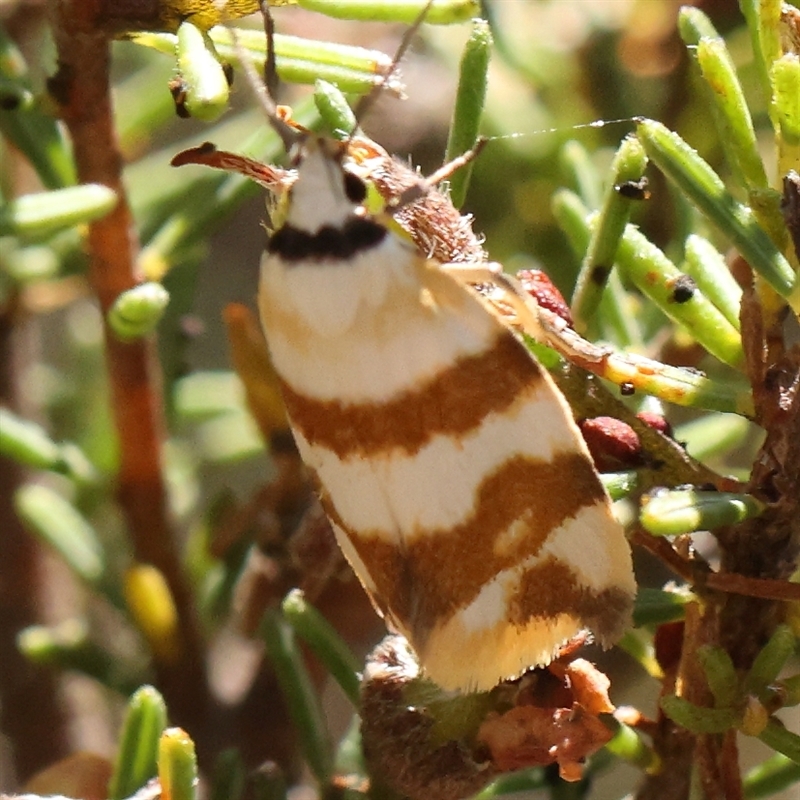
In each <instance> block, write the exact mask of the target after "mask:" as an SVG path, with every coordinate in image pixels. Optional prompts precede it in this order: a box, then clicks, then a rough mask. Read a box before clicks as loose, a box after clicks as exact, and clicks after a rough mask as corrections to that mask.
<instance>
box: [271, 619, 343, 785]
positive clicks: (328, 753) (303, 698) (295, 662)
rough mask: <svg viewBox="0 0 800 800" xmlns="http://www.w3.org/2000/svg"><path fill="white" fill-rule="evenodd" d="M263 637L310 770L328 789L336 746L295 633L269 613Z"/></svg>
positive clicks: (284, 622) (282, 621) (281, 620)
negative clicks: (333, 744) (333, 743)
mask: <svg viewBox="0 0 800 800" xmlns="http://www.w3.org/2000/svg"><path fill="white" fill-rule="evenodd" d="M261 633H262V635H263V637H264V641H265V642H266V645H267V652H268V654H269V657H270V661H271V662H272V666H273V667H274V669H275V674H276V675H277V678H278V683H279V684H280V687H281V691H282V692H283V696H284V698H285V700H286V704H287V705H288V707H289V713H290V714H291V716H292V720H293V722H294V724H295V727H296V728H297V732H298V734H299V736H300V741H301V744H302V747H303V752H304V754H305V757H306V760H307V761H308V766H309V768H310V769H311V771H312V772H313V773H314V776H315V777H316V779H317V780H318V781H319V783H320V785H322V786H324V785H326V784H327V783H328V781H329V779H330V776H331V771H332V769H333V746H332V744H331V740H330V735H329V733H328V729H327V726H326V724H325V715H324V714H323V712H322V708H321V707H320V701H319V697H317V693H316V692H315V691H314V686H313V684H312V682H311V678H310V677H309V675H308V671H307V670H306V667H305V664H304V663H303V657H302V655H301V654H300V650H299V649H298V647H297V642H296V640H295V637H294V631H293V629H292V628H291V627H290V626H289V624H288V623H287V622H286V621H285V620H284V619H283V617H282V616H281V614H280V613H279V612H277V611H268V612H267V613H266V615H265V616H264V621H263V623H262V626H261Z"/></svg>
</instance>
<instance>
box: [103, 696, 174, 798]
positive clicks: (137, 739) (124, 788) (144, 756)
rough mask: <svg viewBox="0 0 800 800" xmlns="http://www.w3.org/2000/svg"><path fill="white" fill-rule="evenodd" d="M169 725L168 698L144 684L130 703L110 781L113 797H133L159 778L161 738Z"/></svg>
mask: <svg viewBox="0 0 800 800" xmlns="http://www.w3.org/2000/svg"><path fill="white" fill-rule="evenodd" d="M166 726H167V708H166V705H165V704H164V698H163V697H162V696H161V694H160V693H159V692H158V691H157V690H156V689H154V688H153V687H152V686H142V688H141V689H139V690H138V691H136V692H135V693H134V695H133V696H132V697H131V699H130V701H129V702H128V711H127V713H126V714H125V722H124V723H123V726H122V735H121V737H120V744H119V751H118V752H117V758H116V761H115V763H114V772H113V774H112V776H111V780H110V782H109V784H108V786H109V789H108V797H109V800H122V798H125V797H130V796H131V795H133V794H134V793H135V792H137V791H138V790H139V789H141V788H142V786H144V785H145V784H146V783H147V781H149V780H150V779H151V778H154V777H155V775H156V773H157V771H158V767H157V757H158V740H159V737H160V736H161V732H162V731H163V730H164V728H165V727H166Z"/></svg>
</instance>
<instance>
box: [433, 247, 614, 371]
mask: <svg viewBox="0 0 800 800" xmlns="http://www.w3.org/2000/svg"><path fill="white" fill-rule="evenodd" d="M441 268H442V269H443V270H444V271H445V272H447V274H448V275H451V276H452V277H453V278H455V279H456V280H457V281H458V282H459V283H461V284H462V285H463V286H466V287H467V288H469V289H471V290H472V291H474V292H476V293H477V294H478V295H479V297H481V299H483V300H484V301H485V302H487V303H488V304H490V305H491V307H492V309H493V310H494V312H495V313H497V314H499V316H500V318H501V319H502V320H503V321H504V322H505V323H506V324H508V325H511V326H512V327H516V328H519V329H520V330H522V331H523V332H524V333H526V334H527V335H528V336H530V337H531V338H532V339H534V340H536V341H537V342H540V343H541V344H546V345H548V346H549V347H552V348H553V349H554V350H555V351H556V352H557V353H559V354H560V355H562V356H564V358H567V359H568V360H570V361H572V362H573V363H577V364H581V365H582V366H586V365H587V364H594V365H597V364H600V363H601V362H603V361H604V360H605V359H606V358H607V357H608V353H609V350H608V348H606V347H601V346H599V345H596V344H593V343H592V342H589V341H587V340H586V339H584V338H583V337H581V336H580V335H579V334H577V333H576V332H575V331H574V330H573V329H572V328H570V326H569V324H568V323H567V322H566V321H565V320H563V319H562V318H561V317H559V316H558V315H557V314H554V313H553V312H552V311H548V310H547V309H545V308H542V307H541V306H540V305H539V304H538V303H537V302H536V300H535V299H534V297H532V296H531V295H530V293H528V292H526V291H525V290H524V289H523V288H522V286H520V284H519V282H518V281H517V280H516V279H515V278H513V277H512V276H511V275H508V274H506V273H505V272H503V267H502V265H501V264H498V263H496V262H486V263H481V264H469V263H463V264H461V263H455V264H443V265H442V266H441Z"/></svg>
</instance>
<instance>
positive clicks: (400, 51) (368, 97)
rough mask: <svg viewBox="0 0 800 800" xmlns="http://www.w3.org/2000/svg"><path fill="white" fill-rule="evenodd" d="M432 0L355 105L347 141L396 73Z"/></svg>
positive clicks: (353, 134)
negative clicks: (392, 56) (353, 122)
mask: <svg viewBox="0 0 800 800" xmlns="http://www.w3.org/2000/svg"><path fill="white" fill-rule="evenodd" d="M433 2H434V0H428V2H427V3H426V4H425V6H424V8H423V9H422V11H420V13H419V15H418V16H417V18H416V19H415V20H414V21H413V22H412V23H411V25H410V26H409V27H408V29H407V30H406V32H405V33H404V34H403V38H402V40H401V41H400V46H399V47H398V48H397V51H396V52H395V54H394V58H392V63H391V64H390V65H389V69H388V70H386V74H385V75H384V76H383V79H382V80H381V82H380V83H379V84H378V85H377V86H374V87H373V88H372V89H371V90H370V91H369V92H367V94H365V95H364V96H363V97H362V98H361V99H360V100H359V101H358V103H356V107H355V108H354V109H353V113H354V114H355V118H356V126H355V128H353V130H352V131H351V132H350V135H349V136H348V137H347V138H348V140H349V139H352V138H353V136H355V133H356V131H357V130H358V127H359V125H360V123H361V120H362V119H363V118H364V116H365V115H366V114H368V113H369V110H370V109H371V108H372V106H374V105H375V103H376V101H377V100H378V98H379V97H380V95H381V92H382V91H383V88H384V86H386V84H387V83H388V82H389V79H390V78H391V77H392V76H393V75H394V74H395V72H397V68H398V67H399V66H400V62H401V61H402V60H403V57H404V56H405V54H406V53H407V52H408V48H409V47H411V42H412V41H413V39H414V37H415V36H416V35H417V33H418V31H419V29H420V28H421V27H422V23H423V22H425V18H426V17H427V16H428V12H429V11H430V9H431V6H432V5H433Z"/></svg>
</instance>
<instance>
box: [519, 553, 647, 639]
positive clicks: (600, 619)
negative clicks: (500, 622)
mask: <svg viewBox="0 0 800 800" xmlns="http://www.w3.org/2000/svg"><path fill="white" fill-rule="evenodd" d="M578 546H580V544H578ZM632 606H633V597H632V596H631V594H630V593H629V592H628V591H626V590H625V589H620V588H618V587H616V586H609V587H608V588H607V589H603V590H601V591H595V590H593V589H589V588H587V587H586V586H583V585H581V583H580V581H579V580H578V578H577V576H576V575H575V573H574V572H573V571H572V570H571V569H570V567H569V565H568V564H565V563H564V562H563V561H560V560H559V559H557V558H548V559H547V560H545V561H543V562H542V563H540V564H537V565H536V566H534V567H531V568H530V569H529V570H527V571H526V572H524V573H523V574H522V576H521V577H520V580H519V583H518V585H517V590H516V592H515V593H514V595H513V597H511V598H510V599H509V607H508V611H509V621H510V622H512V623H514V624H515V625H518V626H520V627H522V626H523V625H525V624H526V623H527V622H529V621H530V620H532V619H537V618H539V619H552V618H554V617H556V616H557V615H558V614H570V615H572V616H574V617H576V618H578V619H580V620H582V622H583V624H584V625H585V627H587V628H589V629H590V630H591V631H592V632H593V633H594V634H595V636H596V637H597V639H598V641H600V642H601V643H611V642H614V641H616V640H617V639H618V638H619V637H620V635H621V634H622V632H623V630H624V629H625V628H626V627H627V625H628V623H629V621H630V615H631V609H632Z"/></svg>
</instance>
